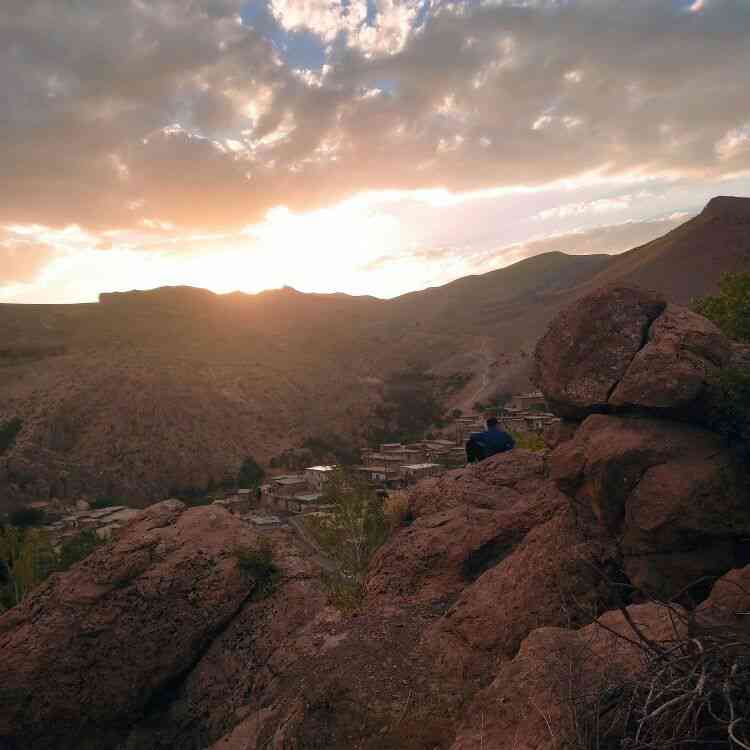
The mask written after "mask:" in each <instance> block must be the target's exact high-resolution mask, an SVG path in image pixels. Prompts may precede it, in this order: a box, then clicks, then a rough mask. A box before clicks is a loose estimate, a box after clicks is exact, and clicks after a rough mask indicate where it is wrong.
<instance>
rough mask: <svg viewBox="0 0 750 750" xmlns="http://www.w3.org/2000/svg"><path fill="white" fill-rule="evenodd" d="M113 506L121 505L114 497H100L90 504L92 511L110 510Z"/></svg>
mask: <svg viewBox="0 0 750 750" xmlns="http://www.w3.org/2000/svg"><path fill="white" fill-rule="evenodd" d="M113 505H121V503H120V501H119V500H118V499H117V498H115V497H107V496H101V497H97V498H96V500H94V501H93V502H92V503H91V508H92V510H101V509H102V508H111V507H112V506H113Z"/></svg>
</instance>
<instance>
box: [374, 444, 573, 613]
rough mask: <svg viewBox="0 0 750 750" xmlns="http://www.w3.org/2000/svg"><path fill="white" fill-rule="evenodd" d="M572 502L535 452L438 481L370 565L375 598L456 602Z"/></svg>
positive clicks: (423, 489)
mask: <svg viewBox="0 0 750 750" xmlns="http://www.w3.org/2000/svg"><path fill="white" fill-rule="evenodd" d="M565 505H566V499H565V497H564V496H563V495H562V494H561V493H560V492H559V491H557V489H556V488H555V487H554V486H553V485H551V484H550V483H549V482H548V481H547V479H546V477H545V465H544V460H543V457H542V456H541V455H539V454H535V453H531V452H530V451H522V450H518V451H513V452H512V453H507V454H503V455H499V456H495V457H493V458H491V459H489V460H487V461H484V462H482V463H481V464H475V465H472V466H469V467H467V468H466V469H462V470H460V471H456V472H450V473H448V474H446V475H444V476H443V477H441V478H440V479H438V480H435V481H432V482H429V483H423V484H422V485H421V486H420V487H418V488H417V489H416V490H415V491H414V492H413V494H412V496H411V498H410V507H411V510H412V513H413V515H414V516H415V517H416V520H415V521H414V522H413V523H412V524H411V525H410V526H409V527H408V528H406V529H403V530H401V531H399V532H398V533H397V534H396V535H395V537H394V538H393V539H392V541H391V542H390V543H389V544H388V545H387V546H386V547H384V548H383V549H382V550H380V551H379V552H378V554H377V555H376V556H375V558H374V559H373V561H372V563H371V565H370V573H369V575H368V580H367V590H368V596H369V597H370V599H371V600H372V601H374V600H376V599H380V600H382V599H384V598H385V599H388V600H394V599H407V600H410V601H415V600H416V601H420V602H423V603H428V602H433V603H434V604H435V605H436V606H442V607H444V608H445V607H447V606H449V605H450V604H451V603H452V602H453V600H454V599H455V597H456V595H457V594H458V593H459V592H460V591H461V590H462V589H463V588H464V587H465V586H466V585H467V583H471V582H472V581H474V580H476V579H477V578H479V576H480V575H481V574H482V573H483V572H484V571H485V570H487V569H489V568H492V567H493V566H495V565H497V564H498V563H499V562H500V561H501V560H502V559H503V558H505V557H506V556H507V555H508V554H510V553H511V551H512V550H513V549H514V547H515V546H516V545H518V544H519V543H520V542H521V541H522V540H523V538H524V536H525V535H526V534H527V533H528V532H529V531H530V530H531V529H533V528H535V527H536V526H538V525H539V524H541V523H544V521H546V520H547V519H549V518H550V517H552V515H554V514H555V513H556V512H557V511H559V510H560V509H562V508H563V507H564V506H565Z"/></svg>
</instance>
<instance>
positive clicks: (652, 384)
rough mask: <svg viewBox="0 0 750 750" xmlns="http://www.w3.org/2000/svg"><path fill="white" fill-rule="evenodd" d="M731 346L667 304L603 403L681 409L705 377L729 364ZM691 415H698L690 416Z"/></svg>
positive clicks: (713, 328)
mask: <svg viewBox="0 0 750 750" xmlns="http://www.w3.org/2000/svg"><path fill="white" fill-rule="evenodd" d="M730 356H731V346H730V344H729V341H728V340H727V338H726V337H725V336H724V335H723V334H722V333H721V331H720V330H719V329H718V328H717V327H716V326H715V325H714V324H713V323H712V322H711V321H709V320H707V319H706V318H704V317H702V316H701V315H697V314H695V313H693V312H690V311H689V310H687V309H685V308H683V307H678V306H676V305H669V306H668V307H667V309H666V310H665V311H664V313H663V314H662V315H661V316H660V317H659V318H657V320H656V321H654V323H653V324H652V326H651V329H650V330H649V334H648V342H647V344H646V345H645V346H644V347H643V349H641V350H640V351H639V352H638V353H637V354H636V355H635V357H634V358H633V361H632V362H631V363H630V366H629V367H628V369H627V371H626V372H625V374H624V376H623V378H622V380H621V381H620V383H619V384H618V385H617V387H616V388H615V390H614V392H613V393H612V395H611V397H610V398H609V404H611V405H612V406H614V407H617V408H618V409H619V408H631V409H632V408H643V409H649V410H663V411H665V412H672V413H678V414H679V413H681V412H685V411H686V410H687V414H688V415H690V410H689V408H690V406H691V405H693V406H695V405H696V402H697V401H698V400H699V398H700V397H701V395H702V394H703V391H704V389H705V388H706V383H707V381H708V379H709V377H710V376H711V375H712V374H714V373H715V372H716V371H717V370H718V369H719V368H721V367H723V366H724V365H726V364H727V363H728V362H729V359H730ZM692 416H699V415H696V414H693V415H692Z"/></svg>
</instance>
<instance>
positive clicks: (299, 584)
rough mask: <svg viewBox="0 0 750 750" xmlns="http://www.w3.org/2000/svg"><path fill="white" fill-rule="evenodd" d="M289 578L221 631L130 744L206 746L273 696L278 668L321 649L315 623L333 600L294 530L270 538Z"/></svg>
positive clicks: (141, 746) (141, 724)
mask: <svg viewBox="0 0 750 750" xmlns="http://www.w3.org/2000/svg"><path fill="white" fill-rule="evenodd" d="M266 539H267V541H268V543H269V544H271V545H272V549H273V550H274V556H273V557H274V560H275V561H280V563H281V565H282V566H283V571H284V577H283V579H282V580H280V581H279V583H278V584H277V585H276V587H275V589H274V591H273V593H272V594H271V595H270V596H265V597H263V598H260V599H259V600H257V601H255V600H253V601H250V602H248V603H247V604H246V605H245V606H244V607H243V608H242V609H241V610H240V612H239V613H238V614H237V616H236V617H234V618H233V619H232V620H231V622H230V623H229V624H228V625H227V627H226V628H225V629H224V630H222V631H221V632H219V633H218V634H217V636H216V638H215V639H214V640H213V641H212V642H211V644H210V646H209V648H208V649H207V650H206V651H205V653H204V654H202V655H201V658H200V660H199V661H198V662H197V663H196V664H195V666H194V668H193V669H192V670H191V671H190V673H189V674H187V675H185V679H184V680H183V681H182V683H181V684H180V685H179V687H177V688H175V690H174V692H173V695H172V699H171V701H170V702H169V703H168V704H167V705H166V706H162V705H158V706H156V707H155V709H153V710H151V711H150V712H149V713H147V715H146V716H145V717H144V718H143V719H141V720H140V721H139V722H138V724H137V725H136V727H134V729H133V730H132V731H131V732H130V735H129V738H128V744H127V747H128V748H131V747H133V748H138V749H139V750H146V749H147V748H148V749H150V748H167V747H175V748H178V747H186V748H187V747H192V746H194V745H195V744H196V742H197V738H200V746H201V747H206V746H208V745H209V744H210V743H211V742H213V741H215V740H217V739H219V738H220V737H222V736H223V735H224V734H225V733H226V732H227V731H229V730H230V729H231V728H232V727H233V726H234V724H235V723H236V722H237V720H238V719H242V718H244V716H245V715H246V714H247V713H248V711H249V710H251V707H252V706H253V705H255V704H259V703H261V702H262V700H263V697H264V696H267V693H268V691H269V685H270V683H272V682H273V680H274V679H275V675H276V674H278V673H282V674H283V673H284V672H285V671H287V670H289V669H290V668H291V666H292V665H293V664H294V662H295V660H296V659H297V658H299V655H300V653H301V652H306V651H307V650H309V651H313V650H314V651H317V653H318V654H319V653H320V649H319V648H317V649H316V648H315V643H314V634H315V629H316V628H318V627H320V624H321V623H320V621H317V618H318V616H319V615H320V614H321V612H322V611H323V610H324V608H325V606H326V599H327V596H326V593H325V591H324V590H323V587H322V585H321V582H320V578H319V575H318V570H317V568H316V567H315V565H314V564H313V563H312V561H311V560H310V559H309V558H305V557H302V556H300V554H299V553H298V552H297V548H296V544H295V540H294V537H293V534H292V532H291V531H290V530H288V529H276V530H274V531H273V532H272V533H271V534H269V535H268V536H267V537H266Z"/></svg>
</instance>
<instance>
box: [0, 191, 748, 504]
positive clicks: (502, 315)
mask: <svg viewBox="0 0 750 750" xmlns="http://www.w3.org/2000/svg"><path fill="white" fill-rule="evenodd" d="M749 206H750V199H731V198H718V199H715V200H713V201H711V203H710V204H709V205H708V206H707V208H706V209H705V211H704V212H703V213H702V214H701V215H700V216H698V217H697V218H695V219H693V220H692V221H690V222H688V223H687V224H685V225H684V226H683V227H680V228H679V229H677V230H675V231H674V232H672V233H670V234H668V235H667V236H666V237H663V238H661V239H659V240H656V241H655V242H653V243H650V244H649V245H646V246H644V247H642V248H637V249H635V250H632V251H630V252H629V253H626V254H624V255H621V256H616V257H609V256H602V255H598V256H578V255H566V254H563V253H550V254H545V255H541V256H537V257H535V258H531V259H529V260H526V261H522V262H520V263H517V264H515V265H513V266H510V267H509V268H505V269H502V270H499V271H493V272H491V273H488V274H485V275H482V276H473V277H468V278H464V279H460V280H459V281H456V282H453V283H452V284H448V285H446V286H443V287H439V288H435V289H427V290H424V291H422V292H415V293H413V294H409V295H405V296H403V297H400V298H398V299H395V300H390V301H384V300H378V299H374V298H368V297H348V296H346V295H313V294H302V293H299V292H296V291H294V290H291V289H283V290H277V291H271V292H264V293H262V294H258V295H244V294H230V295H215V294H212V293H210V292H207V291H204V290H200V289H188V288H173V289H158V290H153V291H150V292H131V293H126V294H103V295H102V296H101V299H100V301H99V303H98V304H87V305H2V306H0V422H4V421H7V420H10V419H14V418H20V419H21V420H22V421H23V428H22V430H21V432H20V433H19V435H18V437H17V439H16V442H15V445H14V446H13V447H12V448H10V449H9V450H7V451H6V452H5V453H3V454H2V455H0V510H1V509H3V508H7V507H9V506H12V505H13V504H18V503H21V502H24V501H27V500H30V499H34V500H36V499H46V498H48V497H59V498H73V497H77V496H80V495H87V496H89V497H96V496H97V495H107V496H115V497H116V498H118V499H119V500H122V501H125V502H128V503H130V504H139V503H146V502H149V501H153V500H156V499H159V498H163V497H166V496H167V495H168V494H169V493H170V491H171V490H174V489H184V488H204V487H205V486H206V485H207V484H209V482H212V481H213V482H218V481H220V480H222V479H224V478H225V477H227V476H234V475H235V474H236V471H237V469H238V467H239V466H240V464H241V463H242V461H243V459H244V458H245V457H246V456H248V455H252V456H255V457H256V458H257V459H259V460H261V461H268V460H269V459H270V458H272V457H273V456H276V455H278V454H279V453H280V452H282V451H283V450H285V449H287V448H290V447H295V446H296V445H299V444H301V443H302V442H303V441H304V440H305V438H310V437H316V436H320V435H325V434H331V433H334V434H338V435H344V436H347V439H350V440H351V441H353V442H357V441H361V440H363V436H362V429H363V425H366V424H367V421H368V415H369V414H370V413H371V412H372V409H373V406H374V405H375V404H377V403H379V401H380V400H382V398H383V381H384V379H386V378H388V377H389V375H390V374H392V373H394V372H398V371H400V370H402V369H403V368H405V367H407V366H409V365H411V364H417V365H419V367H421V368H422V369H424V370H428V371H430V372H432V373H434V374H435V375H437V376H440V377H445V378H448V379H449V378H451V377H452V376H459V380H460V378H461V377H463V376H465V375H467V374H468V376H469V378H470V380H469V382H468V383H467V384H466V385H465V387H464V389H463V390H462V391H461V392H459V393H455V394H453V395H452V396H451V398H450V399H449V402H448V404H447V405H448V406H450V407H451V408H452V407H454V406H460V407H462V408H470V407H471V405H472V404H473V403H474V401H476V400H480V399H481V398H484V397H487V396H490V395H491V394H492V392H493V391H495V390H497V389H498V388H501V387H504V388H511V389H521V388H524V387H526V386H528V373H529V368H530V357H529V353H530V352H531V350H532V349H533V346H534V344H535V342H536V340H537V339H538V338H539V336H541V334H542V333H543V332H544V330H545V328H546V326H547V325H548V323H549V321H550V320H551V319H552V318H553V317H554V315H555V314H556V313H557V312H558V311H559V310H560V309H561V308H562V307H564V306H565V305H566V304H569V303H570V301H571V300H573V299H575V298H576V297H579V296H581V295H582V294H586V293H588V292H590V291H592V290H593V289H595V288H598V287H600V286H601V285H603V284H606V283H608V282H610V281H613V280H616V281H618V282H620V283H630V282H631V281H636V282H638V283H640V284H642V285H645V286H646V287H648V288H655V289H660V290H662V291H663V292H664V293H665V294H666V296H667V298H668V299H670V300H672V301H677V302H680V303H685V302H686V301H687V300H688V299H689V298H690V297H691V296H693V295H697V294H703V293H708V292H712V291H714V290H715V285H716V282H717V280H718V277H719V275H720V273H721V272H722V271H725V270H733V269H735V268H737V267H739V265H740V264H742V263H746V262H747V260H748V258H750V232H749V231H748V228H749V227H750V223H749V222H750V208H749ZM472 376H473V379H472ZM349 436H350V437H349Z"/></svg>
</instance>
